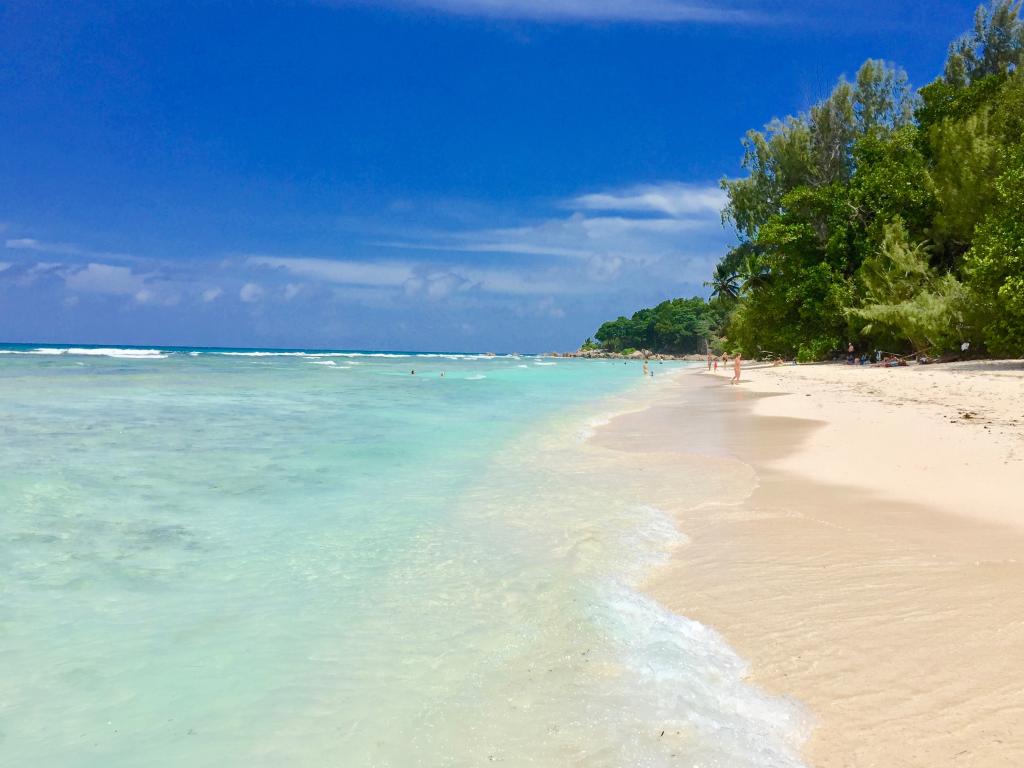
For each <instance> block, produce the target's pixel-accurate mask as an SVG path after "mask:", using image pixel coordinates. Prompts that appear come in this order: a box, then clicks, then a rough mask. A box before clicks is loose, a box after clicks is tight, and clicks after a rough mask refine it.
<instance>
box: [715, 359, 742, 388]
mask: <svg viewBox="0 0 1024 768" xmlns="http://www.w3.org/2000/svg"><path fill="white" fill-rule="evenodd" d="M728 362H729V355H727V354H725V353H724V352H723V353H722V365H723V366H724V365H726V364H728ZM742 365H743V355H742V354H740V353H739V352H737V353H736V355H735V356H734V357H733V359H732V371H733V373H732V378H731V379H729V383H730V384H739V383H740V368H741V367H742ZM708 370H709V371H711V370H713V371H714V372H715V373H718V357H712V356H711V353H710V352H709V353H708Z"/></svg>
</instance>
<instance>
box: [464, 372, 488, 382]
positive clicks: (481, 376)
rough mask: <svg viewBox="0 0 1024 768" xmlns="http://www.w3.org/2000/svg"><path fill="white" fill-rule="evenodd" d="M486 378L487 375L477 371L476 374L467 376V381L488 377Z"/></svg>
mask: <svg viewBox="0 0 1024 768" xmlns="http://www.w3.org/2000/svg"><path fill="white" fill-rule="evenodd" d="M486 378H487V377H486V376H484V375H483V374H482V373H476V374H474V375H472V376H467V377H466V381H480V379H486Z"/></svg>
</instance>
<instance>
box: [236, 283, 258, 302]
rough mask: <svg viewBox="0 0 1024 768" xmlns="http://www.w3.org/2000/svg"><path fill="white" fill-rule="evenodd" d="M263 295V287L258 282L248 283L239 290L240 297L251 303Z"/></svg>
mask: <svg viewBox="0 0 1024 768" xmlns="http://www.w3.org/2000/svg"><path fill="white" fill-rule="evenodd" d="M262 296H263V288H261V287H260V286H259V285H257V284H256V283H246V284H245V285H243V286H242V288H241V290H240V291H239V292H238V298H240V299H241V300H242V301H244V302H246V303H249V304H251V303H253V302H255V301H259V300H260V298H261V297H262Z"/></svg>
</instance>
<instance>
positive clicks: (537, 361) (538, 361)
mask: <svg viewBox="0 0 1024 768" xmlns="http://www.w3.org/2000/svg"><path fill="white" fill-rule="evenodd" d="M533 364H534V365H558V363H546V362H544V361H543V360H534V362H533Z"/></svg>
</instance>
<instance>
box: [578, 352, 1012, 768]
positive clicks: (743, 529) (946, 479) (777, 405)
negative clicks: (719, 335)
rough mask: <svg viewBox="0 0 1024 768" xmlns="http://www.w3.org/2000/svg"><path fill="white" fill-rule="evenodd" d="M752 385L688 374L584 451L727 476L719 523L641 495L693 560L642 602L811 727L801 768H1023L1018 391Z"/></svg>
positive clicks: (788, 373) (815, 376)
mask: <svg viewBox="0 0 1024 768" xmlns="http://www.w3.org/2000/svg"><path fill="white" fill-rule="evenodd" d="M848 374H854V376H855V377H856V378H854V377H851V376H849V375H848ZM887 374H897V376H892V375H888V376H887ZM898 376H902V377H903V378H898ZM910 376H917V377H918V378H915V379H911V378H910ZM957 376H959V377H960V378H955V377H957ZM951 377H952V378H951ZM745 378H746V380H747V383H746V384H745V385H741V386H739V387H730V386H728V385H727V384H726V382H727V380H728V379H727V377H723V376H722V375H719V376H714V375H709V374H704V373H689V372H688V373H685V374H682V375H680V376H679V377H678V378H677V382H678V386H673V387H671V388H665V389H663V390H661V391H660V392H659V393H658V394H657V396H656V397H655V398H654V402H653V405H652V406H651V407H650V408H649V409H648V410H646V411H642V412H638V413H631V414H625V415H623V416H621V417H618V418H616V419H614V420H613V421H612V422H611V423H610V424H609V425H608V426H606V427H604V428H602V429H601V430H599V431H598V433H597V435H596V436H595V437H594V441H595V442H596V443H598V444H599V445H601V446H603V447H606V448H612V449H614V450H618V451H626V452H629V453H646V452H648V451H651V450H652V447H656V449H657V455H658V457H659V462H658V465H659V466H663V464H662V461H663V460H664V457H665V455H666V453H672V452H674V453H675V454H676V455H678V456H679V458H680V461H684V460H685V459H684V457H685V456H686V455H687V454H694V453H697V454H709V453H710V454H712V455H718V456H721V457H722V459H723V460H725V461H735V462H736V467H737V480H736V484H737V489H738V490H741V491H744V492H742V493H740V494H738V496H734V495H733V494H731V493H730V494H729V495H730V496H731V497H733V498H730V499H728V500H725V499H724V498H723V502H722V503H721V504H718V503H712V504H703V505H701V506H700V507H698V508H687V507H686V506H685V504H683V503H681V499H682V498H683V497H682V495H681V494H677V493H675V492H673V491H672V490H671V488H670V487H666V486H664V485H663V484H662V483H654V484H652V485H651V487H650V488H649V489H648V491H649V492H653V493H655V494H656V495H657V496H658V498H656V499H651V500H650V501H651V503H657V504H659V505H660V506H662V508H664V509H666V510H667V511H672V512H673V513H675V514H676V516H677V519H678V524H679V527H680V528H681V530H682V531H683V532H684V533H685V534H686V535H687V537H689V540H690V543H689V545H688V546H685V547H682V548H680V549H679V550H677V552H676V553H675V556H674V557H673V559H672V562H671V563H670V564H669V565H667V566H664V567H662V568H660V569H659V570H658V571H657V572H656V573H655V574H653V575H652V577H651V579H650V582H649V584H648V588H649V590H650V592H651V593H652V594H653V595H655V596H656V597H657V598H658V599H659V600H661V601H662V602H663V603H664V604H665V605H667V606H668V607H669V608H671V609H672V610H674V611H676V612H678V613H680V614H684V615H686V616H689V617H691V618H694V619H697V620H699V621H701V622H703V623H705V624H708V625H710V626H712V627H714V628H716V629H717V630H719V631H720V632H721V633H722V634H723V635H724V637H725V638H726V640H727V641H728V642H729V643H730V644H732V646H733V647H734V648H736V649H737V650H738V651H739V653H740V654H742V655H743V656H744V657H745V658H747V659H748V660H750V662H751V674H750V679H751V680H752V681H753V682H754V683H756V684H758V685H760V686H761V687H763V688H765V689H766V690H768V691H770V692H772V693H777V694H782V695H786V696H791V697H793V698H795V699H797V700H799V701H800V702H802V703H803V704H804V705H805V706H806V707H807V708H808V710H809V712H810V715H811V718H812V720H813V723H814V728H813V730H812V731H811V733H810V736H809V738H808V741H807V744H806V748H805V753H804V754H805V757H806V760H807V762H808V764H810V765H813V766H830V767H831V766H888V767H896V766H921V767H922V768H923V767H924V766H929V768H931V767H933V766H940V765H941V766H946V765H950V766H986V767H989V766H1020V765H1024V501H1022V496H1021V493H1022V491H1021V487H1022V486H1024V462H1022V457H1024V440H1022V439H1021V436H1020V434H1019V429H1020V425H1021V423H1022V417H1024V409H1022V410H1021V413H1019V414H1018V413H1016V412H1015V411H1013V409H1014V408H1015V407H1018V406H1020V400H1019V398H1020V397H1021V395H1019V394H1018V393H1020V392H1024V372H1021V371H1019V370H1017V367H1016V366H1013V365H1010V366H1008V367H1005V368H998V367H982V368H981V369H980V370H971V369H966V370H965V369H962V368H961V369H956V368H946V369H944V370H938V369H935V370H922V371H920V372H914V373H911V372H908V371H906V370H905V369H901V370H899V371H885V370H878V369H873V370H870V371H861V370H858V371H852V370H849V369H846V370H844V369H843V367H840V366H821V367H818V366H813V367H806V368H805V367H800V368H792V369H784V370H783V369H770V368H769V369H761V370H751V371H749V372H748V373H747V374H746V375H745ZM965 398H967V399H970V400H971V402H966V403H965V402H964V400H965ZM975 401H976V402H975ZM964 413H973V414H974V416H970V417H968V418H963V414H964ZM986 421H988V422H989V423H988V424H986V423H985V422H986ZM652 458H653V457H652ZM748 468H752V469H753V475H754V477H756V480H755V481H754V482H751V475H750V474H749V473H748V472H747V470H748ZM737 499H741V500H737Z"/></svg>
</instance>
